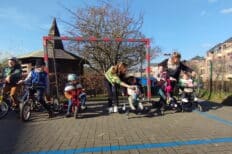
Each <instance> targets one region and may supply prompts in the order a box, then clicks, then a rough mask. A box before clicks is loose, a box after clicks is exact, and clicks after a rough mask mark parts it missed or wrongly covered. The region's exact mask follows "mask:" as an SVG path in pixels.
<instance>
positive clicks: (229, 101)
mask: <svg viewBox="0 0 232 154" xmlns="http://www.w3.org/2000/svg"><path fill="white" fill-rule="evenodd" d="M221 104H222V105H223V106H232V95H231V96H228V97H227V98H226V99H224V100H223V101H222V103H221Z"/></svg>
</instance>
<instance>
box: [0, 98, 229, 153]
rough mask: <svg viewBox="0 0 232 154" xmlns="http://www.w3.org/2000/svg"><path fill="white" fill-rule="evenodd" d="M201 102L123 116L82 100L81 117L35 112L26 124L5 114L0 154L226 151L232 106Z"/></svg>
mask: <svg viewBox="0 0 232 154" xmlns="http://www.w3.org/2000/svg"><path fill="white" fill-rule="evenodd" d="M202 104H203V106H204V107H205V109H206V112H198V111H194V112H188V113H187V112H184V113H173V112H171V111H169V112H166V114H165V115H164V116H156V115H153V113H154V109H152V110H151V111H150V112H149V113H147V114H142V115H135V114H130V115H129V116H127V115H126V114H119V113H115V114H112V115H108V114H107V112H105V109H106V102H88V110H87V111H86V113H83V114H82V118H79V119H74V118H64V116H62V115H59V116H57V117H55V118H53V119H48V117H47V114H46V113H37V114H36V115H33V117H32V121H30V122H28V123H22V122H21V121H19V119H17V118H16V114H15V113H10V114H9V115H8V116H7V117H6V118H4V119H1V120H0V154H10V153H30V154H34V153H39V154H45V153H47V154H54V153H59V154H64V153H65V154H66V153H67V154H74V153H75V154H76V153H95V152H96V153H97V152H98V153H104V154H110V153H112V154H114V153H120V154H138V153H141V154H148V153H149V154H154V153H164V154H167V153H168V154H175V153H177V154H179V153H180V154H182V153H184V154H196V153H202V154H203V153H215V154H218V153H228V154H229V153H232V148H231V147H232V107H230V106H218V105H216V104H209V103H206V102H202Z"/></svg>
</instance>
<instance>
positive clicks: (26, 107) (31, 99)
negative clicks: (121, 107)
mask: <svg viewBox="0 0 232 154" xmlns="http://www.w3.org/2000/svg"><path fill="white" fill-rule="evenodd" d="M25 85H26V90H25V94H24V96H23V98H22V100H21V103H20V106H19V107H20V118H21V120H22V121H29V120H30V117H31V112H38V111H41V110H42V105H41V104H40V102H39V101H38V99H37V93H36V89H37V88H42V87H41V86H39V85H33V84H25Z"/></svg>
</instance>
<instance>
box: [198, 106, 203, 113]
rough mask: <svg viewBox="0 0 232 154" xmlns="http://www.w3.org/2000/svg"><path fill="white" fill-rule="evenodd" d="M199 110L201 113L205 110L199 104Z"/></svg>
mask: <svg viewBox="0 0 232 154" xmlns="http://www.w3.org/2000/svg"><path fill="white" fill-rule="evenodd" d="M197 110H198V111H200V112H203V108H202V106H201V105H199V104H197Z"/></svg>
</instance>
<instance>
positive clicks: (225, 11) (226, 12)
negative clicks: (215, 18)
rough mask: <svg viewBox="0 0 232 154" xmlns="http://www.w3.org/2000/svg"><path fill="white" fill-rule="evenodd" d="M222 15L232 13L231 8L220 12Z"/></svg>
mask: <svg viewBox="0 0 232 154" xmlns="http://www.w3.org/2000/svg"><path fill="white" fill-rule="evenodd" d="M220 12H221V13H222V14H230V13H232V8H227V9H223V10H221V11H220Z"/></svg>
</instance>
